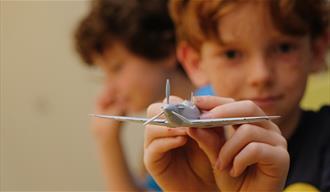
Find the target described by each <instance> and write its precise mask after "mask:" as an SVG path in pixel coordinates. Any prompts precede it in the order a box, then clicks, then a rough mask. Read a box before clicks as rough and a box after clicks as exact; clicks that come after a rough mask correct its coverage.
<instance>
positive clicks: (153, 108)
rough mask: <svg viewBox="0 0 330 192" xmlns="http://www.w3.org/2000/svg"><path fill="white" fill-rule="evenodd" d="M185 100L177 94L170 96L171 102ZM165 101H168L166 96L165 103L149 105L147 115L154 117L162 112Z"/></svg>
mask: <svg viewBox="0 0 330 192" xmlns="http://www.w3.org/2000/svg"><path fill="white" fill-rule="evenodd" d="M182 101H183V100H182V99H181V98H180V97H176V96H170V103H171V104H175V103H181V102H182ZM164 103H166V98H165V99H164V100H163V103H153V104H151V105H149V107H148V109H147V117H153V116H155V115H157V114H159V113H160V112H162V111H163V110H162V106H164Z"/></svg>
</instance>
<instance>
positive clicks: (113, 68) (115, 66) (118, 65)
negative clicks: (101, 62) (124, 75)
mask: <svg viewBox="0 0 330 192" xmlns="http://www.w3.org/2000/svg"><path fill="white" fill-rule="evenodd" d="M122 67H123V63H121V62H114V63H112V64H111V67H110V70H111V72H113V73H116V72H119V71H120V70H121V69H122Z"/></svg>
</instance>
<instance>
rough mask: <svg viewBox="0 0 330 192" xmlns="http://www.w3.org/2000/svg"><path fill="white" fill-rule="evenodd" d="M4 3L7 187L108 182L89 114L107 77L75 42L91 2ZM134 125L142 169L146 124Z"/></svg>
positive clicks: (0, 38) (90, 186) (0, 46)
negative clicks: (82, 56) (87, 63)
mask: <svg viewBox="0 0 330 192" xmlns="http://www.w3.org/2000/svg"><path fill="white" fill-rule="evenodd" d="M0 3H1V4H0V7H1V8H0V80H1V83H0V85H1V89H0V90H1V93H0V96H1V97H0V107H1V111H0V113H1V114H0V131H1V132H0V133H1V134H0V146H1V147H0V150H1V153H0V155H1V156H0V174H1V175H0V187H1V188H0V189H1V190H30V191H35V190H43V191H45V190H48V191H49V190H79V191H82V190H88V191H91V190H102V189H104V186H105V185H104V183H103V182H104V181H103V177H102V173H101V171H100V169H101V168H100V166H99V161H98V156H97V152H96V149H95V145H94V142H93V138H92V136H91V134H90V130H89V127H88V125H89V117H88V116H87V114H88V113H90V111H91V110H90V109H91V108H92V100H93V99H94V97H95V95H96V93H97V90H98V89H99V84H100V83H99V82H97V81H96V80H95V74H94V73H92V72H91V71H90V70H89V69H88V68H87V67H84V66H83V65H82V64H81V63H80V60H79V59H78V57H77V55H76V54H75V52H74V50H73V45H72V32H73V29H74V28H75V26H76V24H77V22H78V20H79V19H80V18H81V17H82V15H84V14H85V12H86V11H87V8H88V5H89V2H88V1H83V0H62V1H56V0H44V1H40V0H39V1H23V0H21V1H9V0H5V1H4V0H1V1H0ZM133 132H135V133H132V132H130V133H128V132H127V131H126V132H125V135H126V136H125V138H126V141H127V142H126V143H125V145H126V148H127V149H128V150H129V151H130V152H129V154H128V157H129V159H130V162H131V164H132V167H133V168H134V169H137V167H138V165H139V163H140V161H139V160H140V159H137V158H136V156H137V155H138V154H139V153H141V152H142V149H140V146H141V145H142V144H141V143H142V137H141V135H142V134H143V130H142V129H139V130H137V129H135V130H134V131H133ZM136 142H138V143H140V145H136V144H135V143H136ZM132 143H133V144H132ZM132 146H134V147H132ZM136 162H138V163H136Z"/></svg>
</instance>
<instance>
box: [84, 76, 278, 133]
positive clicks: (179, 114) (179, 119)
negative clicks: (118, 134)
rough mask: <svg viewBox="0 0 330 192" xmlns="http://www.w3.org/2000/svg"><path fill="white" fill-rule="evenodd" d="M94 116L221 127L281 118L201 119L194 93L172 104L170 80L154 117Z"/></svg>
mask: <svg viewBox="0 0 330 192" xmlns="http://www.w3.org/2000/svg"><path fill="white" fill-rule="evenodd" d="M163 114H164V115H165V119H159V117H160V116H161V115H163ZM90 115H91V116H94V117H100V118H107V119H114V120H119V121H133V122H140V123H143V125H147V124H152V125H161V126H166V127H194V128H211V127H221V126H225V125H237V124H243V123H253V122H259V121H266V120H271V119H276V118H279V116H257V117H232V118H216V119H200V115H201V112H200V110H199V109H198V108H197V106H196V105H195V104H194V102H193V94H192V95H191V99H190V101H188V100H185V101H183V102H182V103H179V104H170V82H169V80H168V79H167V80H166V104H164V106H162V112H161V113H159V114H157V115H155V116H154V117H152V118H150V119H148V118H140V117H126V116H111V115H97V114H90Z"/></svg>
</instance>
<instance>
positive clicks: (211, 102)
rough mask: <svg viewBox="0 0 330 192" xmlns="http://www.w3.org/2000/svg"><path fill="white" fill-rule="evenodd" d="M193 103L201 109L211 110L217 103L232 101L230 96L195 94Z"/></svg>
mask: <svg viewBox="0 0 330 192" xmlns="http://www.w3.org/2000/svg"><path fill="white" fill-rule="evenodd" d="M193 100H194V104H195V105H197V107H198V108H199V109H201V110H206V111H208V110H211V109H213V108H214V107H217V106H218V105H223V104H226V103H231V102H234V101H235V100H234V99H232V98H226V97H217V96H195V97H194V98H193Z"/></svg>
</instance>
